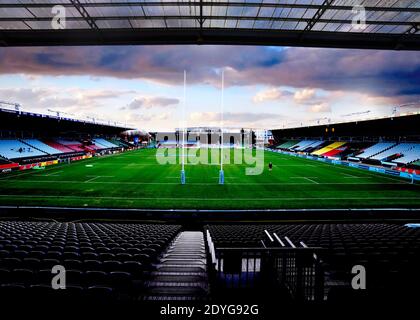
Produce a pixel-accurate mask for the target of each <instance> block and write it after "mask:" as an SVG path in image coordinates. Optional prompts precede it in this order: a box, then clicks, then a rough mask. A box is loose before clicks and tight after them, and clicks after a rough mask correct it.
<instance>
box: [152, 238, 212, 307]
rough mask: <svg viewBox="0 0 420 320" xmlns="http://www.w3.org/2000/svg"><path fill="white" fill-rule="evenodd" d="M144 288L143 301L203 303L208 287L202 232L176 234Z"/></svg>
mask: <svg viewBox="0 0 420 320" xmlns="http://www.w3.org/2000/svg"><path fill="white" fill-rule="evenodd" d="M146 287H147V289H146V294H145V299H146V300H205V299H206V298H207V295H208V287H209V285H208V276H207V263H206V249H205V245H204V235H203V232H199V231H197V232H196V231H184V232H181V233H180V234H178V236H177V237H176V239H175V240H174V242H173V243H172V244H171V245H170V246H169V248H168V249H167V251H166V252H165V253H164V254H163V256H162V258H161V259H160V262H159V263H158V264H157V266H156V270H155V271H153V272H152V274H151V279H150V280H149V281H148V282H147V284H146Z"/></svg>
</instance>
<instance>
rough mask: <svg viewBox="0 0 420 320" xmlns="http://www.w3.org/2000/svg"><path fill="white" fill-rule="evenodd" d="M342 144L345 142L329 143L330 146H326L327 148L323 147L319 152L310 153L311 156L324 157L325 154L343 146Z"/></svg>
mask: <svg viewBox="0 0 420 320" xmlns="http://www.w3.org/2000/svg"><path fill="white" fill-rule="evenodd" d="M344 144H346V142H334V143H331V144H329V145H327V146H325V147H323V148H321V149H319V150H316V151H314V152H312V154H313V155H317V156H321V155H324V154H325V153H328V152H330V151H332V150H334V149H337V148H339V147H341V146H343V145H344Z"/></svg>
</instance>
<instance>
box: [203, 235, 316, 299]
mask: <svg viewBox="0 0 420 320" xmlns="http://www.w3.org/2000/svg"><path fill="white" fill-rule="evenodd" d="M209 236H210V234H209V232H208V231H207V244H208V248H209V252H210V255H211V261H212V264H213V267H212V282H213V283H212V287H213V289H214V290H215V291H218V292H225V293H226V291H227V290H229V289H239V290H240V289H251V291H255V292H264V291H267V292H269V294H270V295H272V294H273V292H276V290H280V289H283V290H284V289H285V290H286V291H287V292H288V294H289V295H290V297H291V298H292V299H293V300H295V301H300V302H309V301H316V302H319V301H323V300H324V270H323V267H322V262H321V261H320V260H319V259H318V256H319V252H320V251H322V249H321V248H308V247H306V246H305V245H304V244H303V243H301V245H303V246H302V247H296V246H295V245H294V244H293V243H292V242H291V241H290V240H289V239H288V238H287V237H286V238H285V239H287V240H286V241H285V242H283V245H284V246H281V247H269V248H267V247H261V248H216V249H214V245H213V242H212V240H211V237H209ZM276 237H277V236H276ZM277 238H278V237H277ZM278 240H280V239H279V238H278ZM280 241H281V240H280ZM288 241H290V243H288ZM262 243H263V242H262ZM290 244H292V246H287V245H290ZM263 245H264V246H265V244H264V243H263ZM212 248H213V249H212Z"/></svg>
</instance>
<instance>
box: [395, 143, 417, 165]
mask: <svg viewBox="0 0 420 320" xmlns="http://www.w3.org/2000/svg"><path fill="white" fill-rule="evenodd" d="M419 159H420V144H415V145H414V147H413V148H412V149H410V150H407V151H404V155H403V156H402V157H401V158H398V159H395V160H393V162H397V163H402V164H410V163H412V162H415V161H417V160H419Z"/></svg>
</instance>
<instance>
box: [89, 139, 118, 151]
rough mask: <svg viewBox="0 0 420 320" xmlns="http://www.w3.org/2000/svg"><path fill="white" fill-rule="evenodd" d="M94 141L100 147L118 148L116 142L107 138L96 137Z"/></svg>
mask: <svg viewBox="0 0 420 320" xmlns="http://www.w3.org/2000/svg"><path fill="white" fill-rule="evenodd" d="M93 142H94V143H95V144H96V145H97V146H98V147H100V148H102V149H104V148H117V147H118V145H115V144H114V143H111V142H109V141H107V140H105V139H101V138H97V139H94V140H93Z"/></svg>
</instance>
